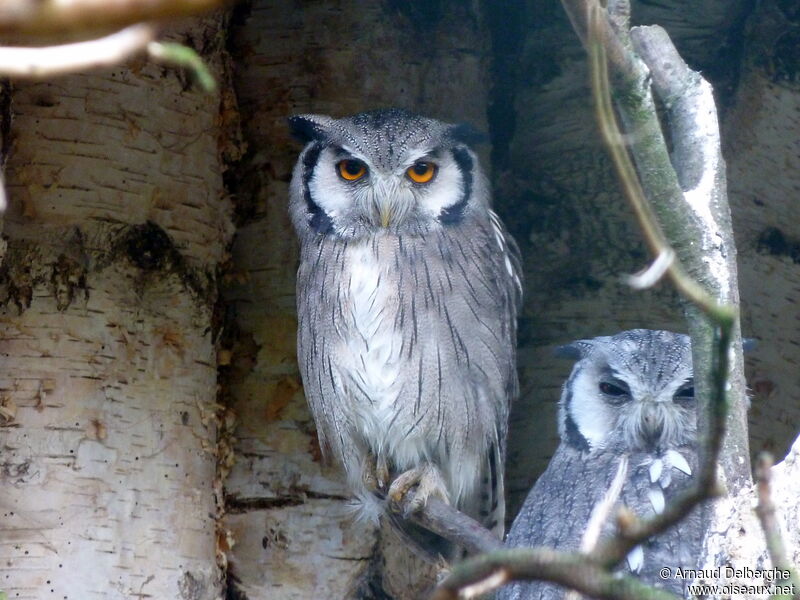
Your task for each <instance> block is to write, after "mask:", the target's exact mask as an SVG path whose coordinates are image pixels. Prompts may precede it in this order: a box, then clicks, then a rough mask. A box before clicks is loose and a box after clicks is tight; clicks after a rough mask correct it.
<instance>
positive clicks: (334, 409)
mask: <svg viewBox="0 0 800 600" xmlns="http://www.w3.org/2000/svg"><path fill="white" fill-rule="evenodd" d="M289 122H290V127H291V129H292V131H293V133H294V135H295V137H297V138H299V139H300V140H301V141H303V142H304V143H305V147H304V149H303V151H302V153H301V154H300V157H299V159H298V161H297V164H296V166H295V168H294V172H293V176H292V181H291V185H290V193H289V196H290V205H289V206H290V214H291V219H292V222H293V225H294V228H295V230H296V233H297V236H298V238H299V241H300V264H299V268H298V272H297V313H298V334H297V345H298V362H299V368H300V373H301V376H302V380H303V385H304V389H305V393H306V396H307V398H308V402H309V406H310V408H311V412H312V414H313V417H314V420H315V422H316V427H317V432H318V436H319V441H320V446H321V448H322V451H323V454H324V455H325V456H329V457H334V458H335V459H337V460H338V462H339V463H341V465H342V466H343V468H344V472H345V473H346V477H347V483H348V485H349V488H350V490H351V491H352V494H353V497H354V498H356V499H357V500H358V504H359V507H360V508H359V511H360V513H361V515H363V516H366V517H371V518H378V517H379V516H381V515H382V514H385V501H384V500H383V499H384V498H386V497H390V498H399V497H401V496H403V495H404V494H405V493H406V492H408V491H410V490H413V491H414V494H413V501H412V508H414V509H418V508H420V507H422V506H423V505H424V503H425V502H426V501H427V499H428V498H429V497H431V496H432V495H433V496H438V497H440V498H442V499H445V500H446V501H448V502H450V503H451V504H452V505H454V506H455V507H457V508H459V509H460V510H462V511H464V512H466V513H467V514H469V515H471V516H473V517H475V518H477V519H479V520H480V521H481V522H482V523H483V524H485V525H486V526H487V527H489V528H492V529H494V530H495V531H498V533H501V532H502V527H503V520H504V510H505V502H504V496H503V469H504V455H505V447H506V433H507V419H508V410H509V403H510V402H511V400H512V399H513V398H514V397H515V396H516V395H517V388H518V382H517V374H516V366H515V362H516V360H515V340H516V314H517V309H518V307H519V305H520V302H521V293H522V290H521V282H520V263H519V255H518V250H517V247H516V245H515V243H514V242H513V240H512V238H511V237H510V236H509V234H508V232H507V231H506V229H505V228H504V226H503V224H502V223H501V221H500V219H499V218H498V217H497V215H496V214H495V213H494V212H493V211H492V210H491V207H490V201H491V198H490V192H489V186H488V183H487V180H486V177H485V176H484V174H483V172H482V171H481V168H480V165H479V162H478V157H477V155H476V154H475V152H474V150H473V149H472V148H471V146H470V144H471V143H473V142H474V141H475V133H474V130H472V129H470V128H469V127H467V126H464V125H452V124H448V123H443V122H441V121H437V120H434V119H430V118H425V117H422V116H419V115H416V114H412V113H410V112H406V111H403V110H397V109H387V110H377V111H371V112H364V113H360V114H357V115H355V116H352V117H348V118H342V119H335V118H332V117H329V116H324V115H298V116H294V117H292V118H290V120H289Z"/></svg>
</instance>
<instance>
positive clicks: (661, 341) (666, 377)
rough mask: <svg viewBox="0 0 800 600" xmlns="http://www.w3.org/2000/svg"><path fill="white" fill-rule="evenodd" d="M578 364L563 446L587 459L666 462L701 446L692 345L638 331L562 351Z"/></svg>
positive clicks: (565, 399)
mask: <svg viewBox="0 0 800 600" xmlns="http://www.w3.org/2000/svg"><path fill="white" fill-rule="evenodd" d="M559 353H560V354H561V355H563V356H568V357H571V358H577V359H578V362H577V363H576V364H575V366H574V367H573V369H572V374H571V375H570V377H569V379H568V380H567V382H566V383H565V384H564V389H563V391H562V394H561V402H560V408H559V431H560V433H561V438H562V440H563V441H564V442H565V443H567V444H569V445H571V446H573V447H575V448H577V449H579V450H582V451H595V450H603V449H613V450H615V451H631V452H632V451H646V452H654V453H657V454H660V453H662V452H666V451H667V450H670V449H674V448H678V447H680V446H684V445H687V444H691V443H694V442H695V441H696V439H695V438H696V434H697V416H696V405H695V399H694V382H693V379H692V354H691V347H690V341H689V337H688V336H686V335H682V334H678V333H671V332H669V331H653V330H649V329H632V330H630V331H623V332H622V333H618V334H617V335H613V336H604V337H597V338H594V339H588V340H578V341H576V342H573V343H571V344H568V345H566V346H562V347H561V348H560V349H559Z"/></svg>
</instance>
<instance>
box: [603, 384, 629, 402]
mask: <svg viewBox="0 0 800 600" xmlns="http://www.w3.org/2000/svg"><path fill="white" fill-rule="evenodd" d="M600 391H601V392H603V393H604V394H605V395H606V396H613V397H615V398H618V397H620V396H627V395H628V390H626V389H623V388H621V387H619V386H618V385H614V384H613V383H609V382H607V381H601V382H600Z"/></svg>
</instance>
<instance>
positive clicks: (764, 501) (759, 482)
mask: <svg viewBox="0 0 800 600" xmlns="http://www.w3.org/2000/svg"><path fill="white" fill-rule="evenodd" d="M772 464H773V459H772V455H771V454H769V453H767V452H762V453H761V454H759V455H758V457H757V458H756V465H755V471H754V475H755V480H756V488H757V490H758V504H757V505H756V515H757V516H758V520H759V521H760V522H761V528H762V529H763V530H764V537H765V538H766V540H767V551H768V552H769V557H770V559H771V560H772V566H773V567H775V568H776V569H779V570H780V571H785V572H787V573H789V580H788V582H790V583H792V587H793V589H794V590H795V593H794V598H798V597H800V580H798V577H797V572H796V570H795V568H794V566H793V565H792V563H791V561H790V560H789V558H788V556H787V554H786V546H785V545H784V543H783V536H782V535H781V529H780V526H779V525H778V520H777V518H776V516H775V504H774V503H773V502H772V492H771V490H770V481H771V478H772Z"/></svg>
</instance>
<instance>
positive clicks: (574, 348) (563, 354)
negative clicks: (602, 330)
mask: <svg viewBox="0 0 800 600" xmlns="http://www.w3.org/2000/svg"><path fill="white" fill-rule="evenodd" d="M591 346H592V345H591V344H590V343H588V342H587V341H586V340H576V341H574V342H570V343H569V344H564V345H563V346H556V347H555V348H554V349H553V356H555V357H556V358H569V359H571V360H580V359H581V358H583V357H584V356H586V354H587V352H588V350H589V348H591Z"/></svg>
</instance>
